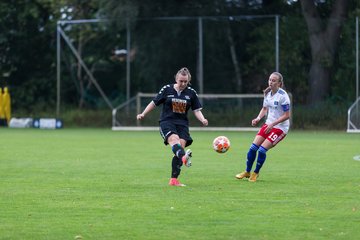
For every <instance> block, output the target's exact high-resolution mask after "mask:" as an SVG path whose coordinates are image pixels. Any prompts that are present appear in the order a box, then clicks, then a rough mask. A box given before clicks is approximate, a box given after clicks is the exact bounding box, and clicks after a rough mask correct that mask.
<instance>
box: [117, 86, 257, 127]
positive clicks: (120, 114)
mask: <svg viewBox="0 0 360 240" xmlns="http://www.w3.org/2000/svg"><path fill="white" fill-rule="evenodd" d="M155 96H156V94H155V93H141V92H140V93H137V94H136V96H135V97H133V98H131V99H129V101H127V102H126V103H123V104H121V105H119V106H117V107H116V108H114V109H113V110H112V130H115V131H119V130H139V131H146V130H158V129H159V127H158V124H157V122H158V120H159V115H160V111H161V107H156V108H155V109H154V110H153V111H152V112H151V113H149V114H148V115H147V116H146V118H145V119H143V120H142V121H138V120H136V115H137V114H138V113H140V112H141V111H143V109H144V108H145V107H146V105H147V104H148V103H149V102H150V101H151V100H152V99H153V98H154V97H155ZM198 97H199V99H200V101H201V102H202V104H203V106H204V109H203V113H204V115H205V116H206V118H207V119H208V120H209V126H208V127H206V128H204V127H202V126H201V124H200V123H199V122H198V121H197V119H196V118H195V116H194V115H193V114H191V113H190V114H189V115H188V117H189V121H190V129H191V130H199V131H201V130H205V131H236V130H240V131H257V130H258V129H259V128H257V127H255V128H254V127H252V126H251V119H253V118H254V116H256V115H257V114H258V112H259V109H260V108H261V106H262V102H263V98H264V95H263V94H199V95H198Z"/></svg>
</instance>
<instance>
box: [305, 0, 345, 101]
mask: <svg viewBox="0 0 360 240" xmlns="http://www.w3.org/2000/svg"><path fill="white" fill-rule="evenodd" d="M347 3H348V0H336V1H335V2H334V4H333V6H332V11H331V14H330V18H329V19H328V20H327V21H325V20H323V19H322V18H321V16H320V14H319V12H318V10H317V8H316V5H315V2H314V1H313V0H301V7H302V12H303V15H304V18H305V21H306V24H307V27H308V31H309V41H310V46H311V56H312V64H311V68H310V72H309V87H310V89H309V94H308V103H310V104H311V103H316V102H320V101H323V100H324V99H325V97H326V96H328V95H329V94H330V76H331V75H330V73H331V70H332V67H333V65H334V59H335V54H336V52H337V42H338V40H339V38H340V30H341V26H342V24H343V22H344V20H345V16H346V9H347ZM334 22H335V24H334Z"/></svg>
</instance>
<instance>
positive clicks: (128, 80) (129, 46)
mask: <svg viewBox="0 0 360 240" xmlns="http://www.w3.org/2000/svg"><path fill="white" fill-rule="evenodd" d="M130 41H131V32H130V20H129V19H127V20H126V51H127V54H126V101H129V99H130V57H131V56H130V55H131V54H130V51H131V50H130V48H131V45H130V44H131V43H130Z"/></svg>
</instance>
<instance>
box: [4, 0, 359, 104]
mask: <svg viewBox="0 0 360 240" xmlns="http://www.w3.org/2000/svg"><path fill="white" fill-rule="evenodd" d="M289 2H291V1H283V0H278V1H265V0H264V1H251V0H248V1H245V0H227V1H225V0H211V1H208V0H173V1H168V0H159V1H155V2H153V1H140V0H121V1H115V0H91V1H85V0H61V1H54V0H35V1H14V0H10V1H2V2H1V3H0V13H1V15H0V16H1V17H0V27H1V31H0V51H1V52H0V61H1V64H0V77H1V85H2V86H4V85H7V86H9V87H10V91H11V93H12V96H13V98H12V99H13V104H14V108H15V109H16V108H27V109H29V110H31V108H32V106H35V105H40V106H48V107H49V108H54V105H55V99H56V26H57V24H58V21H59V20H76V19H94V18H96V19H104V20H105V19H106V20H107V21H104V22H102V23H101V24H87V25H86V24H78V25H75V24H63V25H61V27H62V29H63V30H64V32H65V33H66V34H67V36H68V37H69V38H70V41H71V43H72V44H73V45H74V46H75V48H76V49H77V51H78V52H79V53H80V55H81V57H82V59H83V60H84V62H85V64H86V65H87V66H88V67H89V69H90V71H91V73H92V74H93V76H94V77H95V78H96V79H97V80H98V82H99V84H100V85H101V87H102V89H103V90H104V92H105V93H106V94H107V95H108V96H109V98H110V100H111V101H112V102H114V103H121V102H123V101H124V100H125V92H126V74H125V73H126V62H124V61H118V60H117V59H116V58H115V59H114V58H113V57H114V56H113V51H114V49H118V48H119V49H121V48H125V49H126V43H127V42H126V41H127V26H130V33H131V52H130V53H129V54H131V89H130V90H131V95H132V96H133V95H134V94H136V93H137V92H139V91H142V92H155V91H157V90H158V89H159V88H160V87H161V86H162V85H164V84H167V83H169V82H172V81H173V76H174V73H175V72H176V71H177V70H178V69H179V68H181V67H183V66H187V67H189V69H190V70H191V72H192V74H193V76H194V77H193V82H192V84H193V86H194V87H195V88H198V87H199V82H198V76H197V74H198V69H199V67H198V66H199V56H198V51H199V49H198V43H199V42H198V41H199V28H198V27H199V19H200V18H199V17H202V18H201V19H202V26H203V44H204V45H203V47H204V52H203V57H204V58H203V61H204V71H205V72H204V92H205V93H254V92H256V93H260V92H261V90H262V89H263V88H264V87H265V86H266V84H267V81H266V79H267V77H268V75H269V73H270V72H272V71H274V70H275V54H274V52H275V30H274V29H275V21H274V18H273V17H271V16H274V15H278V16H280V29H279V30H280V36H279V37H280V71H281V72H282V73H283V75H284V76H285V85H286V87H287V89H288V90H289V91H290V92H292V93H293V96H294V101H295V102H296V103H300V104H304V103H306V102H307V100H310V103H311V102H315V101H323V100H327V99H331V100H332V101H352V100H353V98H354V93H355V91H354V93H352V92H351V91H349V89H354V87H355V84H354V78H355V64H354V61H355V52H354V48H355V39H354V36H355V17H356V16H358V13H359V6H357V1H355V0H347V1H346V2H348V5H349V6H348V9H347V10H345V9H344V10H343V11H341V12H339V6H340V5H339V6H338V7H337V5H336V4H337V3H339V1H325V2H324V3H323V1H317V2H316V4H317V5H314V1H312V0H308V1H305V0H301V1H294V2H292V4H288V3H289ZM340 2H341V3H343V1H340ZM305 3H307V5H304V4H305ZM306 6H311V11H310V12H309V11H308V9H309V7H306ZM340 7H341V6H340ZM336 11H338V12H337V13H338V14H335V13H336ZM334 12H335V13H334ZM304 13H305V14H304ZM268 15H271V16H270V17H269V18H267V17H266V16H268ZM246 16H247V17H246ZM251 16H253V17H251ZM254 16H255V17H254ZM304 16H305V18H304ZM174 17H179V18H174ZM334 19H340V20H341V21H340V22H341V26H338V27H337V28H336V29H335V27H336V26H334V29H335V30H336V31H334V30H332V31H330V30H326V29H329V28H331V27H332V26H333V25H336V24H338V23H339V21H337V22H336V21H333V20H334ZM311 21H316V22H318V23H316V24H317V25H315V24H312V22H311ZM311 26H312V27H314V26H315V27H316V26H318V29H319V31H320V32H319V35H318V36H316V34H314V32H316V31H315V30H314V29H315V28H311ZM323 30H324V31H328V32H326V33H325V32H324V31H323ZM322 31H323V32H322ZM330 32H331V33H330ZM331 39H333V40H331ZM330 40H331V42H330ZM61 47H62V55H61V70H62V85H61V97H62V101H64V102H65V103H67V104H70V105H76V106H80V107H102V106H104V102H103V101H102V98H101V96H100V95H99V93H98V90H97V89H96V87H95V86H94V84H93V83H91V81H90V79H89V76H88V75H87V74H85V72H84V69H83V68H82V67H81V65H80V64H79V61H78V59H76V58H75V57H74V54H73V53H72V52H71V50H70V49H69V48H68V45H67V43H65V42H64V41H63V40H62V42H61ZM325 50H326V51H325ZM319 56H320V57H319ZM326 56H328V57H329V56H330V58H327V59H328V61H324V59H325V58H326ZM317 60H319V61H317ZM314 64H318V65H319V66H320V69H322V70H326V73H327V75H325V77H324V75H322V76H321V78H319V75H318V71H314V70H313V69H314ZM324 64H325V65H324ZM319 79H320V80H322V81H324V82H323V83H324V84H325V85H322V87H320V88H319V87H318V85H316V84H314V83H316V81H318V80H319ZM319 89H321V94H317V93H319V92H318V91H319Z"/></svg>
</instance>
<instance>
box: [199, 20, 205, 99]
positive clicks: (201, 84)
mask: <svg viewBox="0 0 360 240" xmlns="http://www.w3.org/2000/svg"><path fill="white" fill-rule="evenodd" d="M198 34H199V43H198V44H199V46H198V48H199V49H198V51H199V52H198V54H199V56H198V64H199V65H198V81H199V93H200V94H203V93H204V62H203V20H202V18H201V17H199V18H198Z"/></svg>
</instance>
